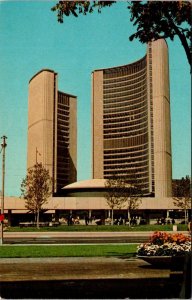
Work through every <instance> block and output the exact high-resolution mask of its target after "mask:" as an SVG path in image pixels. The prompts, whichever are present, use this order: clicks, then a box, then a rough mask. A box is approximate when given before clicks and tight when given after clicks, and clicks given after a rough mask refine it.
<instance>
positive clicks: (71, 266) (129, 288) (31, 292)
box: [0, 257, 180, 299]
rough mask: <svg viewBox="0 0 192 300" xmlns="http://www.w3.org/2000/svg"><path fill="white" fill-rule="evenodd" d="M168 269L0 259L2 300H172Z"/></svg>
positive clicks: (108, 260)
mask: <svg viewBox="0 0 192 300" xmlns="http://www.w3.org/2000/svg"><path fill="white" fill-rule="evenodd" d="M179 292H180V285H179V284H176V285H175V281H174V283H171V282H170V270H169V269H165V268H160V269H159V268H154V267H152V266H151V265H150V264H148V263H146V262H144V261H143V260H141V259H137V258H125V257H124V258H123V257H122V258H116V257H93V258H87V257H86V258H83V257H74V258H71V257H68V258H67V257H64V258H13V259H0V295H1V297H2V298H4V299H125V298H126V299H127V298H130V299H172V298H176V296H178V295H179Z"/></svg>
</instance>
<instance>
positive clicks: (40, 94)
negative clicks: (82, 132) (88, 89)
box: [27, 69, 77, 193]
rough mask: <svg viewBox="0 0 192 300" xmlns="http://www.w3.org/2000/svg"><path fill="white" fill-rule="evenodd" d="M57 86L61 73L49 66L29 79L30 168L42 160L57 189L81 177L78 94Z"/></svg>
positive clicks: (28, 159) (28, 152)
mask: <svg viewBox="0 0 192 300" xmlns="http://www.w3.org/2000/svg"><path fill="white" fill-rule="evenodd" d="M57 86H58V76H57V73H55V72H54V71H52V70H48V69H45V70H41V71H40V72H38V73H37V74H35V75H34V76H33V77H32V78H31V80H30V81H29V106H28V147H27V168H31V167H33V166H34V165H35V163H36V162H42V164H43V166H44V167H45V168H46V169H47V170H49V174H50V176H51V177H52V178H53V193H56V192H58V191H59V190H61V188H63V187H64V186H65V185H67V184H70V183H72V182H75V181H76V180H77V97H76V96H73V95H69V94H67V93H63V92H61V91H58V87H57Z"/></svg>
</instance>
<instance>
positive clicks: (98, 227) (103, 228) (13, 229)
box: [6, 224, 187, 232]
mask: <svg viewBox="0 0 192 300" xmlns="http://www.w3.org/2000/svg"><path fill="white" fill-rule="evenodd" d="M172 230H173V225H139V226H133V227H129V226H128V225H126V226H125V225H120V226H118V225H113V226H110V225H88V226H85V225H72V226H67V225H60V226H58V227H42V228H40V229H37V228H35V227H28V228H19V227H9V228H7V229H6V231H10V232H16V231H25V232H26V231H81V232H92V231H172ZM177 230H178V231H185V230H187V225H185V224H178V225H177Z"/></svg>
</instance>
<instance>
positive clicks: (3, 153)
mask: <svg viewBox="0 0 192 300" xmlns="http://www.w3.org/2000/svg"><path fill="white" fill-rule="evenodd" d="M1 139H2V140H3V142H2V144H1V147H2V149H1V151H2V191H1V215H0V221H1V237H0V244H1V245H2V244H3V220H4V189H5V148H6V146H7V144H6V139H7V137H6V136H5V135H4V136H2V137H1Z"/></svg>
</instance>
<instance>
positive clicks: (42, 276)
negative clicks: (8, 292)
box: [0, 257, 170, 281]
mask: <svg viewBox="0 0 192 300" xmlns="http://www.w3.org/2000/svg"><path fill="white" fill-rule="evenodd" d="M169 275H170V270H169V269H154V268H153V267H151V266H150V265H149V264H148V263H146V262H144V261H143V260H141V259H137V258H116V257H91V258H88V257H63V258H11V259H9V258H3V259H0V281H22V280H71V279H102V278H105V279H106V278H107V279H109V278H110V279H112V278H116V279H122V278H129V279H136V278H137V279H138V278H139V279H143V278H148V279H149V280H150V279H151V278H169Z"/></svg>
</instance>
